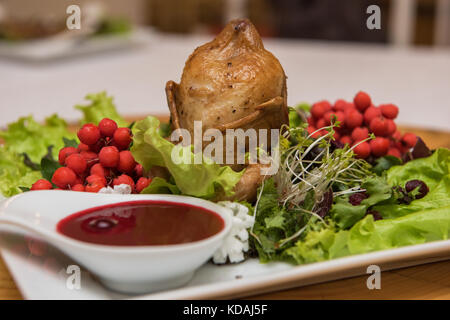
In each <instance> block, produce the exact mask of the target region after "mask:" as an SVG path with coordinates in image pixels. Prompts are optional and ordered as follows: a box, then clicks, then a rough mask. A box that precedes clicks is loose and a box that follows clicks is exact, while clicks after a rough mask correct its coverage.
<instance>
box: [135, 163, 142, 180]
mask: <svg viewBox="0 0 450 320" xmlns="http://www.w3.org/2000/svg"><path fill="white" fill-rule="evenodd" d="M134 174H135V175H136V176H137V177H142V175H143V174H144V168H143V167H142V164H140V163H138V164H137V165H136V167H134Z"/></svg>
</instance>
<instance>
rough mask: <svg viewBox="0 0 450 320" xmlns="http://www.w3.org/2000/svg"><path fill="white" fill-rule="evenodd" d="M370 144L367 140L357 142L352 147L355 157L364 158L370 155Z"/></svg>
mask: <svg viewBox="0 0 450 320" xmlns="http://www.w3.org/2000/svg"><path fill="white" fill-rule="evenodd" d="M370 151H371V150H370V145H369V143H367V141H364V142H362V143H359V144H358V145H357V146H356V147H355V148H354V149H353V152H354V153H355V154H356V157H357V158H359V159H366V158H367V157H368V156H369V155H370Z"/></svg>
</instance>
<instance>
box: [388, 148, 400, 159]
mask: <svg viewBox="0 0 450 320" xmlns="http://www.w3.org/2000/svg"><path fill="white" fill-rule="evenodd" d="M387 154H388V155H390V156H394V157H397V158H400V159H401V158H402V154H401V152H400V151H399V150H398V149H397V148H389V150H388V153H387Z"/></svg>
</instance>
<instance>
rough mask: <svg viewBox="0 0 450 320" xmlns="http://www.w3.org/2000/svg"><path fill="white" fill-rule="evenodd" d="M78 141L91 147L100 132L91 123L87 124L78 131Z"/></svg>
mask: <svg viewBox="0 0 450 320" xmlns="http://www.w3.org/2000/svg"><path fill="white" fill-rule="evenodd" d="M78 139H80V141H81V142H82V143H85V144H87V145H93V144H95V143H96V142H97V141H98V139H100V130H99V129H98V127H97V126H95V125H93V124H92V123H87V124H85V125H84V126H83V127H81V129H80V130H78Z"/></svg>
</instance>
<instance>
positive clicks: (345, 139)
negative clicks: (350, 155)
mask: <svg viewBox="0 0 450 320" xmlns="http://www.w3.org/2000/svg"><path fill="white" fill-rule="evenodd" d="M340 141H341V142H342V143H343V144H348V145H351V144H352V143H353V140H352V138H350V137H349V136H343V137H341V140H340Z"/></svg>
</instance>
